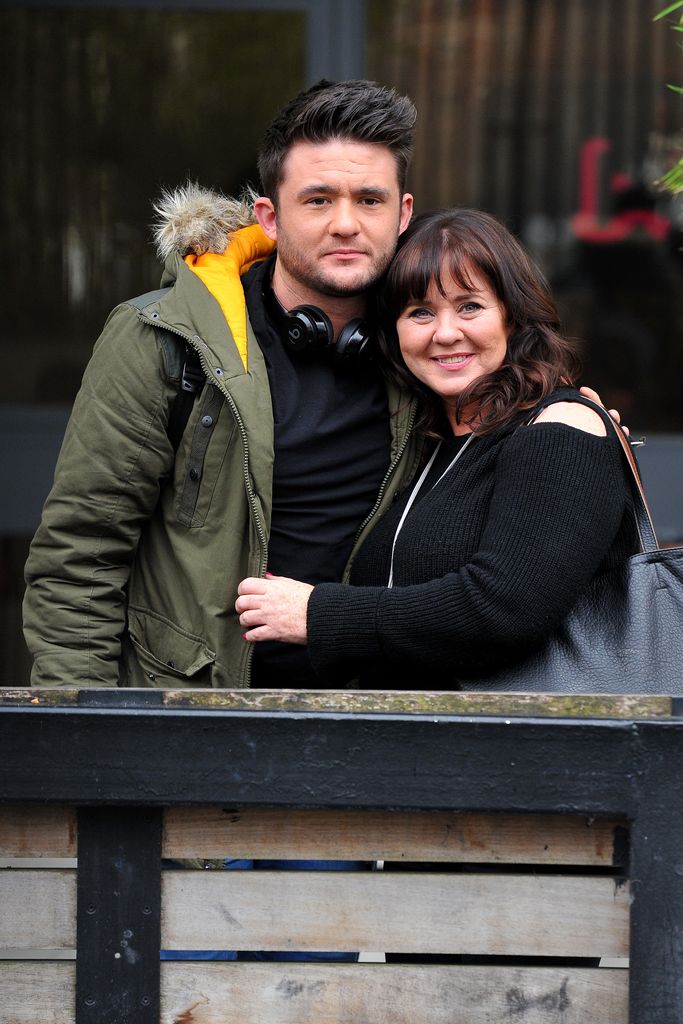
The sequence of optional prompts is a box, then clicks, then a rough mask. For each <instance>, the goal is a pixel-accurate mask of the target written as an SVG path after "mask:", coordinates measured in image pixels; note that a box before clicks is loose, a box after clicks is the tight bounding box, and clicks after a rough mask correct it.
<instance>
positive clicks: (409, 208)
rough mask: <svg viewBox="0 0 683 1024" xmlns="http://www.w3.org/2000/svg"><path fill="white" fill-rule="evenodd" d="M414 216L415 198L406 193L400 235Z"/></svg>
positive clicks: (400, 222) (399, 224)
mask: <svg viewBox="0 0 683 1024" xmlns="http://www.w3.org/2000/svg"><path fill="white" fill-rule="evenodd" d="M412 216H413V197H412V196H411V194H410V192H406V193H405V194H404V196H403V198H402V199H401V217H400V220H399V222H398V233H399V235H402V234H403V232H404V231H405V229H406V228H407V227H408V225H409V224H410V218H411V217H412ZM264 230H265V228H264Z"/></svg>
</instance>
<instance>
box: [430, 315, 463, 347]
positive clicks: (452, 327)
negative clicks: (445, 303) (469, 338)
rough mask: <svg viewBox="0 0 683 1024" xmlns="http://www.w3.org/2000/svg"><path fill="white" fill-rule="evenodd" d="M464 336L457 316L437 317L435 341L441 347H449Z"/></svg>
mask: <svg viewBox="0 0 683 1024" xmlns="http://www.w3.org/2000/svg"><path fill="white" fill-rule="evenodd" d="M462 336H463V333H462V328H461V326H460V321H459V319H458V317H457V316H456V315H455V314H451V313H446V314H443V315H442V316H439V317H437V319H436V322H435V324H434V341H436V342H438V343H439V344H441V345H449V344H451V343H452V342H453V341H458V339H459V338H462Z"/></svg>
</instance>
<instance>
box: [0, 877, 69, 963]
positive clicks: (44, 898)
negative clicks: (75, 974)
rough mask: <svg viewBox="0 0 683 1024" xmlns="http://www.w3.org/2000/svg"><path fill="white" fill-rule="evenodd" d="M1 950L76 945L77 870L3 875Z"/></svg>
mask: <svg viewBox="0 0 683 1024" xmlns="http://www.w3.org/2000/svg"><path fill="white" fill-rule="evenodd" d="M0 908H1V912H0V949H7V948H9V949H24V948H27V947H29V948H32V947H36V948H42V949H60V948H69V947H73V946H75V944H76V872H75V871H14V870H12V871H3V872H0Z"/></svg>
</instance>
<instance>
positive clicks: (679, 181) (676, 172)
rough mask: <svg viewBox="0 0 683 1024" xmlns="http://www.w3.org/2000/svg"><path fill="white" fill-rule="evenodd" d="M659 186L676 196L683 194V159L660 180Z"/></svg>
mask: <svg viewBox="0 0 683 1024" xmlns="http://www.w3.org/2000/svg"><path fill="white" fill-rule="evenodd" d="M657 184H658V185H661V187H662V188H663V189H666V190H667V192H672V193H674V195H675V194H676V193H678V192H683V157H681V159H680V160H679V161H678V163H677V164H674V166H673V167H672V168H671V170H669V171H667V172H666V174H664V175H663V176H662V177H661V178H660V179H659V181H658V182H657Z"/></svg>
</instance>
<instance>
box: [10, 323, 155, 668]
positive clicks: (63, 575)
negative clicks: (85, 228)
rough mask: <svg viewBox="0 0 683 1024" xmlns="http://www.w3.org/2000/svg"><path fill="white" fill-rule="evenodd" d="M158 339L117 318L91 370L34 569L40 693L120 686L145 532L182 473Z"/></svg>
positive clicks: (36, 544) (34, 646) (29, 637)
mask: <svg viewBox="0 0 683 1024" xmlns="http://www.w3.org/2000/svg"><path fill="white" fill-rule="evenodd" d="M161 366H162V357H161V354H160V352H159V350H158V341H157V338H156V332H155V331H154V329H153V328H151V327H147V326H146V325H143V324H141V323H140V321H139V320H138V318H137V314H136V312H135V310H133V309H132V308H131V307H128V306H120V307H118V308H117V309H116V310H114V312H113V313H112V314H111V316H110V317H109V320H108V321H107V324H106V325H105V328H104V331H103V333H102V335H101V336H100V338H99V340H98V343H97V345H96V346H95V350H94V352H93V356H92V358H91V360H90V363H89V364H88V367H87V368H86V371H85V374H84V377H83V383H82V386H81V389H80V391H79V394H78V396H77V398H76V401H75V404H74V408H73V411H72V414H71V418H70V420H69V425H68V427H67V432H66V435H65V438H64V442H63V445H62V450H61V452H60V456H59V460H58V463H57V469H56V473H55V481H54V485H53V487H52V490H51V492H50V494H49V496H48V499H47V501H46V503H45V507H44V510H43V516H42V520H41V524H40V526H39V528H38V531H37V533H36V535H35V537H34V539H33V542H32V544H31V549H30V553H29V558H28V562H27V565H26V584H27V589H26V596H25V599H24V633H25V637H26V642H27V644H28V647H29V650H30V651H31V653H32V654H33V656H34V666H33V673H32V677H31V681H32V684H33V685H34V686H116V684H117V681H118V678H119V658H120V651H121V636H122V632H123V629H124V625H125V593H126V586H127V582H128V577H129V574H130V567H131V563H132V560H133V556H134V554H135V550H136V547H137V544H138V539H139V537H140V531H141V529H142V526H143V524H144V522H145V521H146V519H147V518H149V516H150V515H151V514H152V511H153V509H154V507H155V506H156V503H157V500H158V496H159V489H160V484H161V481H162V479H163V478H164V476H166V475H168V473H169V472H170V471H171V469H172V466H173V450H172V446H171V444H170V441H169V439H168V436H167V434H166V429H165V423H166V420H167V412H168V407H169V403H170V401H171V400H172V396H173V392H172V388H171V386H170V385H169V384H168V383H167V382H166V381H165V380H164V378H163V375H162V372H161Z"/></svg>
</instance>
